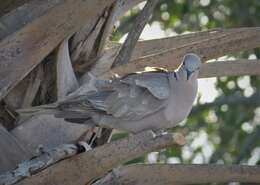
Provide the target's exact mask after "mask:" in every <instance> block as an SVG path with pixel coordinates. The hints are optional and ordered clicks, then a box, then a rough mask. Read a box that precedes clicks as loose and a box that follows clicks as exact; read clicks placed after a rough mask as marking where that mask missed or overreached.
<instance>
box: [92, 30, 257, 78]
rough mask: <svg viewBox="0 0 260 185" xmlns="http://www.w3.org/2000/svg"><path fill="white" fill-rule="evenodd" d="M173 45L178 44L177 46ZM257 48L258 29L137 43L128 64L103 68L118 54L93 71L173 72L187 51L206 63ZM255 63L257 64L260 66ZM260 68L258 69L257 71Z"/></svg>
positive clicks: (215, 31)
mask: <svg viewBox="0 0 260 185" xmlns="http://www.w3.org/2000/svg"><path fill="white" fill-rule="evenodd" d="M174 43H177V44H176V45H175V44H174ZM258 46H260V28H259V27H255V28H236V29H226V30H224V29H221V30H214V31H207V32H198V33H192V34H187V35H180V36H176V37H170V38H165V39H156V40H150V41H141V42H138V43H137V45H136V47H135V51H134V52H133V55H132V59H131V62H129V63H128V64H126V65H123V66H118V67H116V68H114V69H112V70H111V71H110V72H108V71H109V68H108V67H106V68H103V69H102V68H101V67H100V66H101V64H99V61H102V60H103V58H106V61H107V66H109V65H108V64H110V66H111V65H112V63H113V61H114V58H115V55H111V54H110V56H108V55H104V56H103V57H101V58H100V60H99V61H98V62H97V64H96V66H97V67H96V66H95V67H94V68H93V71H95V72H96V73H97V74H102V73H107V74H105V75H103V76H104V77H108V76H110V75H111V73H112V72H113V73H117V74H119V75H124V74H128V73H131V72H136V71H142V70H143V69H144V68H145V67H147V66H156V67H163V68H167V69H169V70H174V69H176V68H177V67H178V66H179V64H180V63H181V60H182V58H183V56H184V55H185V54H186V53H188V52H194V53H197V54H198V55H200V56H201V57H202V59H203V60H204V61H206V60H209V59H213V58H216V57H220V56H223V55H225V54H230V53H234V52H238V51H243V50H249V49H253V48H256V47H258ZM116 50H118V48H117V47H114V48H112V50H111V52H109V51H108V52H107V53H115V52H116ZM158 61H160V62H158ZM241 62H242V61H241ZM100 63H102V62H100ZM244 64H245V63H241V64H240V65H243V67H244V66H246V65H244ZM255 64H256V65H257V64H258V63H255ZM96 69H98V70H96ZM257 69H258V68H256V70H257Z"/></svg>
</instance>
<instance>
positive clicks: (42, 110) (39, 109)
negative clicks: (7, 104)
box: [16, 104, 58, 117]
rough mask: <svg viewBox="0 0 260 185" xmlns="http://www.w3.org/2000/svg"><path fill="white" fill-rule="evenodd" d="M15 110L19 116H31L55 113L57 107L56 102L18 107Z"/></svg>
mask: <svg viewBox="0 0 260 185" xmlns="http://www.w3.org/2000/svg"><path fill="white" fill-rule="evenodd" d="M16 112H17V113H19V115H20V117H31V116H36V115H44V114H56V113H57V112H58V109H57V105H56V104H48V105H41V106H35V107H30V108H26V109H18V110H16Z"/></svg>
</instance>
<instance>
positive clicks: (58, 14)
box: [0, 0, 114, 99]
mask: <svg viewBox="0 0 260 185" xmlns="http://www.w3.org/2000/svg"><path fill="white" fill-rule="evenodd" d="M46 2H47V1H46ZM113 2H114V0H100V1H95V2H93V1H90V0H86V1H73V0H64V3H61V4H58V5H56V6H55V7H53V8H52V9H51V10H50V11H48V12H47V13H46V14H44V15H42V16H41V17H39V18H38V19H37V21H32V22H30V23H28V24H26V25H25V26H24V27H23V28H22V29H20V30H19V31H18V32H16V33H15V34H12V35H10V36H9V37H7V38H5V39H3V40H2V41H1V42H0V79H1V80H0V99H2V98H3V97H4V96H5V95H6V94H7V93H8V92H9V91H10V90H11V89H12V88H13V87H14V86H15V85H16V84H17V83H18V82H19V81H21V80H22V79H23V78H24V77H25V76H26V75H27V74H28V73H29V72H30V71H31V70H32V69H33V68H34V67H35V66H36V65H37V64H39V63H40V62H41V60H42V59H43V58H44V57H45V56H46V55H47V54H49V53H50V52H51V51H52V50H53V49H54V48H55V47H56V46H57V45H58V44H59V43H60V42H61V41H62V40H63V39H64V37H68V36H70V35H72V34H73V33H75V32H76V31H77V30H79V28H80V27H81V26H82V24H84V23H86V18H87V20H91V19H92V18H94V17H97V16H100V13H102V12H103V10H104V8H105V7H106V6H109V5H111V3H113ZM46 33H48V34H46ZM13 69H16V70H15V71H14V70H13Z"/></svg>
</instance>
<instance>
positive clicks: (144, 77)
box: [19, 54, 201, 133]
mask: <svg viewBox="0 0 260 185" xmlns="http://www.w3.org/2000/svg"><path fill="white" fill-rule="evenodd" d="M200 65H201V61H200V58H199V57H198V56H197V55H195V54H187V55H186V56H185V57H184V60H183V64H182V65H181V67H180V68H179V69H178V71H176V72H165V71H157V72H144V73H140V74H130V75H127V76H125V77H123V78H121V79H115V80H112V81H104V82H102V83H100V84H103V85H99V87H98V88H97V91H96V92H90V93H88V94H86V95H79V96H76V95H75V93H74V96H73V97H70V98H68V99H67V100H64V101H62V102H59V103H56V104H53V105H49V106H43V107H42V106H40V107H37V108H32V109H27V110H20V111H19V112H20V113H30V114H39V113H48V114H54V115H55V116H56V117H60V118H64V119H66V120H67V121H70V122H74V123H93V124H95V125H99V126H101V127H108V128H115V129H120V130H126V131H129V132H134V133H136V132H140V131H143V130H149V129H150V130H159V129H164V128H170V127H174V126H175V125H176V124H177V123H179V122H181V121H182V120H184V119H185V118H186V117H187V116H188V114H189V112H190V111H191V108H192V104H193V102H194V99H195V97H196V94H197V77H198V72H199V67H200Z"/></svg>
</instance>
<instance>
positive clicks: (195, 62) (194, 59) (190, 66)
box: [181, 53, 201, 80]
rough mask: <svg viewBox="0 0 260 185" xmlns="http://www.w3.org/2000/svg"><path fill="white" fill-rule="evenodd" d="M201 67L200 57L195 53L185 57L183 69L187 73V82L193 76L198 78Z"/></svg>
mask: <svg viewBox="0 0 260 185" xmlns="http://www.w3.org/2000/svg"><path fill="white" fill-rule="evenodd" d="M200 66H201V60H200V57H199V56H198V55H196V54H193V53H188V54H186V55H185V56H184V58H183V62H182V66H181V69H182V71H183V72H184V73H186V74H185V75H186V77H187V80H189V79H190V78H191V77H192V76H197V75H198V73H199V69H200Z"/></svg>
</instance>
